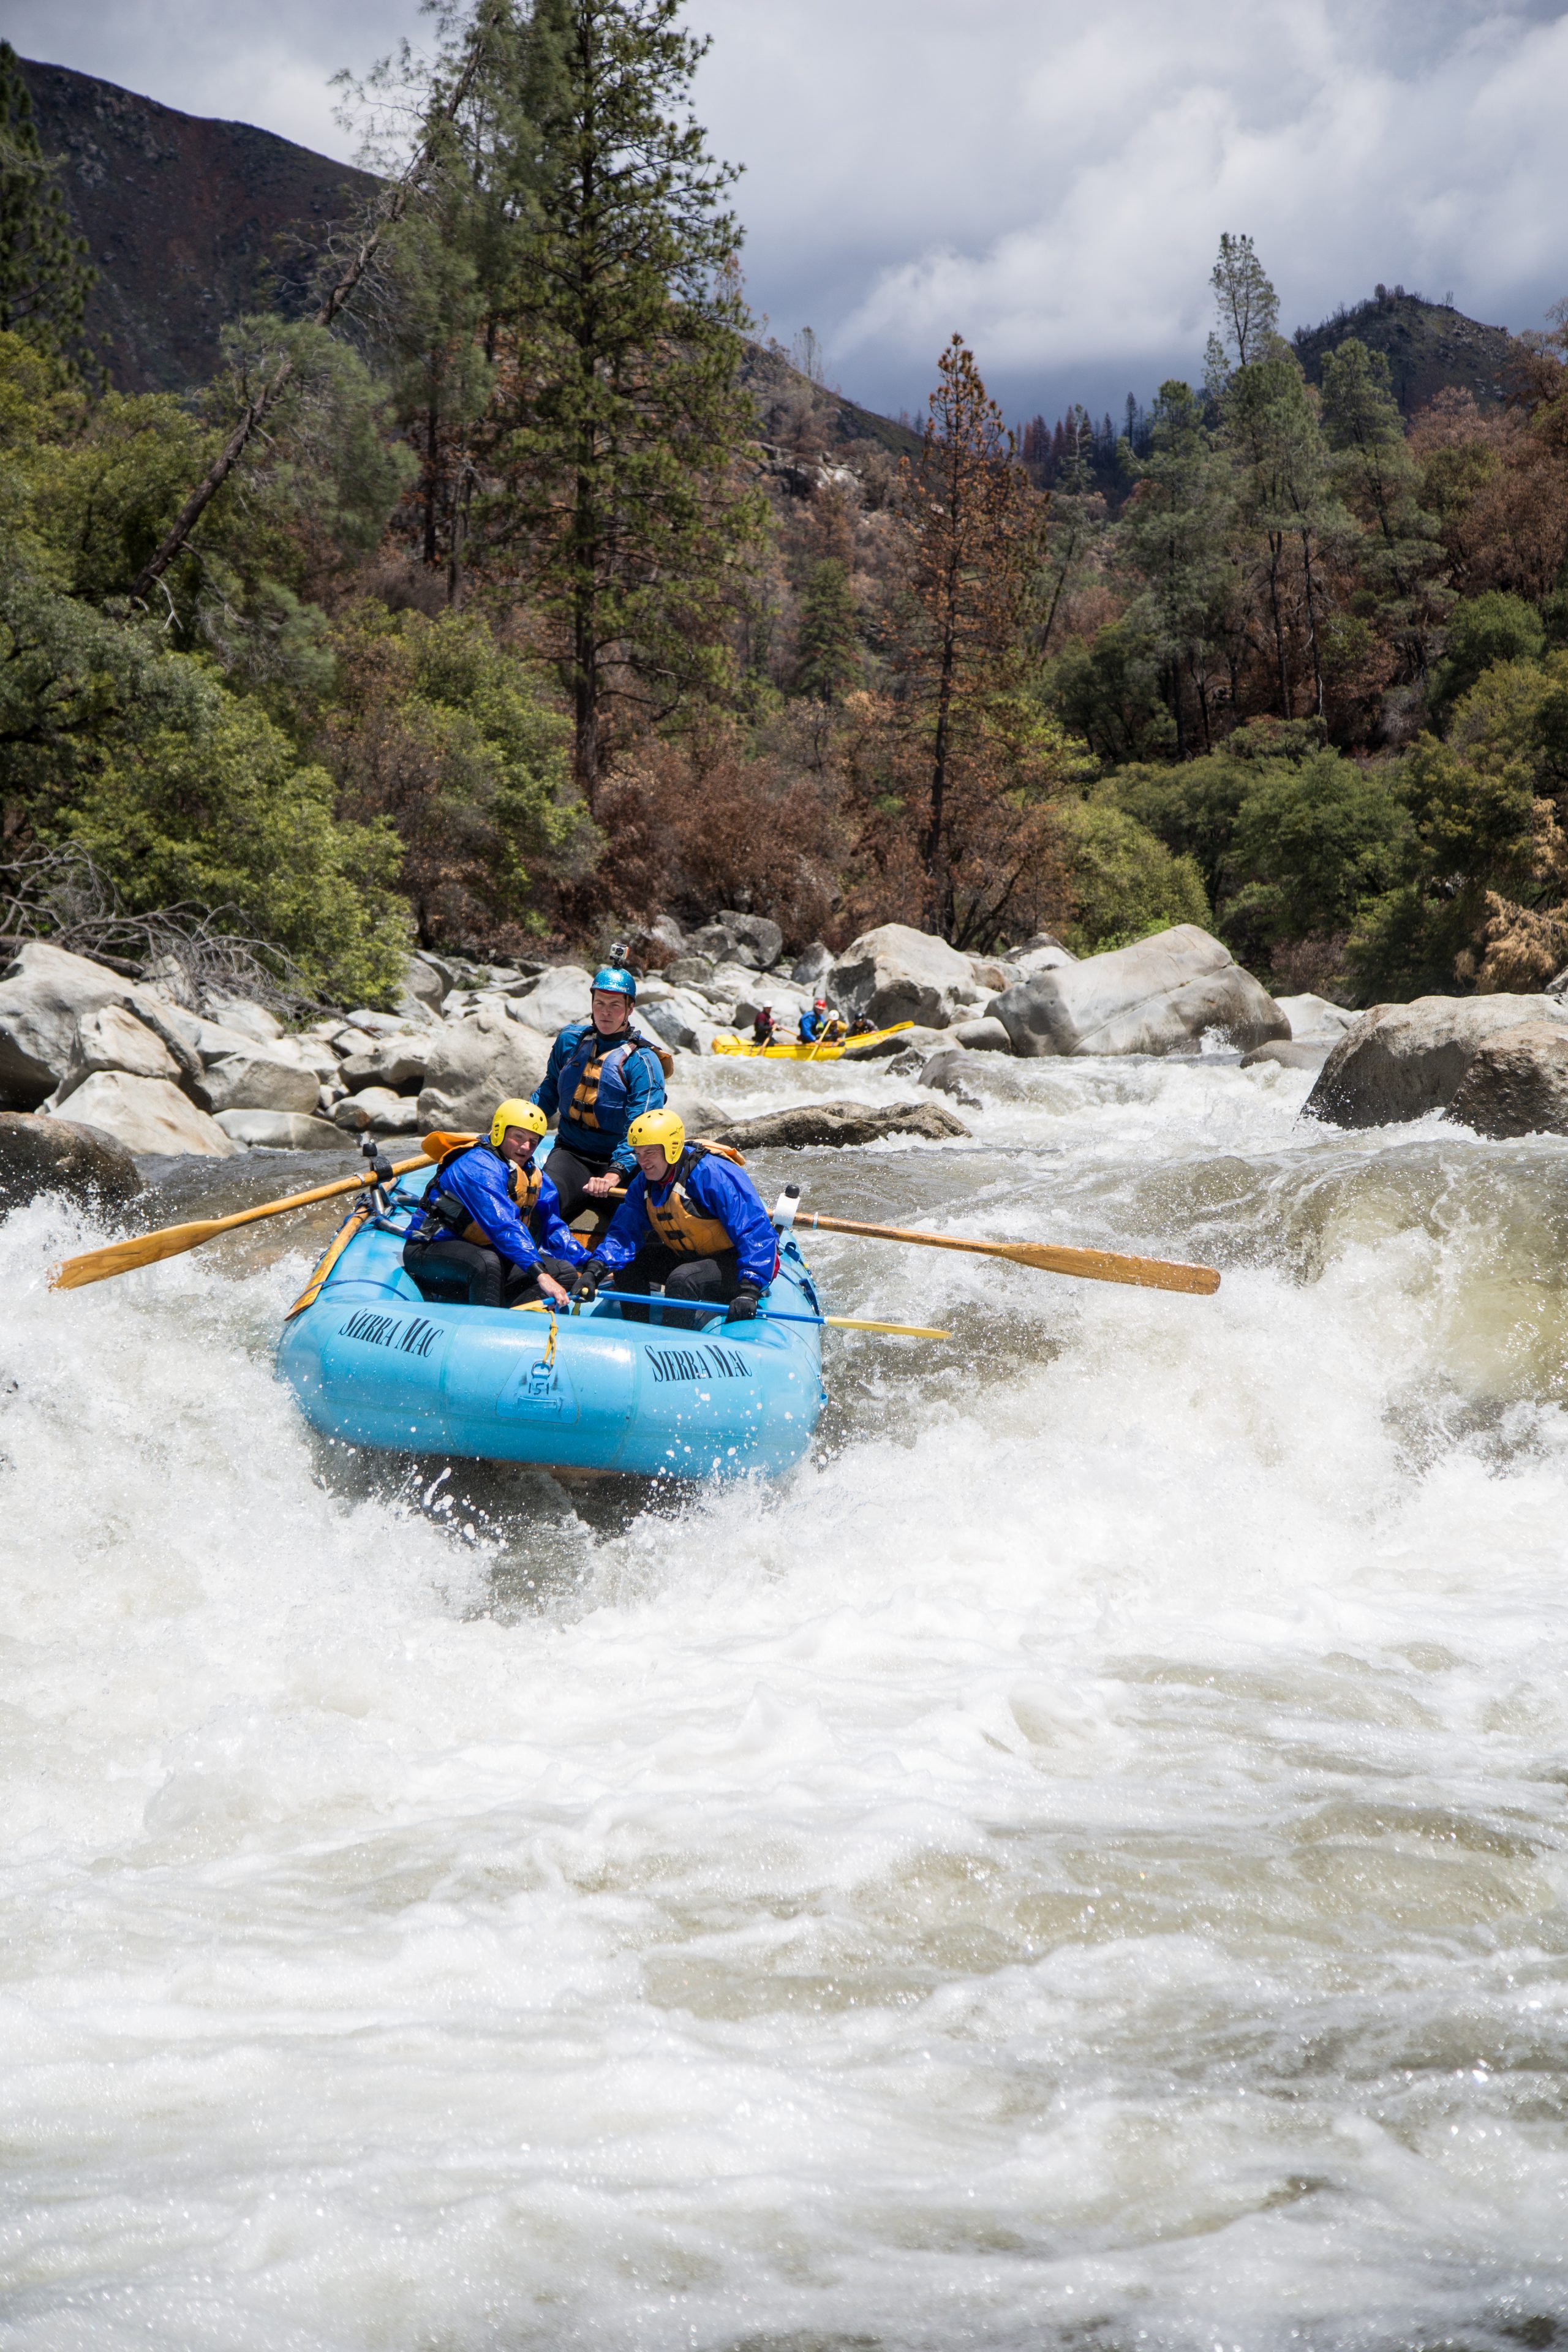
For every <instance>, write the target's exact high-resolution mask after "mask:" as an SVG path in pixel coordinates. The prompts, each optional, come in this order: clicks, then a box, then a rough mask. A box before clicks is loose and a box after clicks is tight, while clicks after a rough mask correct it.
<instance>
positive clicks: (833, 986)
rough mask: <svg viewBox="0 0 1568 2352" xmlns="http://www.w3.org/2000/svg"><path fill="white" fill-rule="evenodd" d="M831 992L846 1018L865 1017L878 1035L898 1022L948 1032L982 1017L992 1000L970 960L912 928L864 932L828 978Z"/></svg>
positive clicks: (893, 926)
mask: <svg viewBox="0 0 1568 2352" xmlns="http://www.w3.org/2000/svg"><path fill="white" fill-rule="evenodd" d="M826 993H827V995H828V996H829V997H831V999H832V1001H833V1003H835V1004H837V1007H838V1009H839V1011H840V1012H842V1013H855V1014H858V1015H860V1016H863V1017H864V1018H865V1019H866V1020H868V1021H869V1022H870V1023H871V1024H872V1026H873V1027H874V1028H877V1029H886V1028H889V1026H890V1025H891V1024H892V1023H893V1022H895V1021H914V1022H918V1023H919V1024H921V1027H922V1028H926V1029H946V1028H949V1027H951V1026H952V1023H953V1022H954V1021H966V1020H968V1018H969V1017H970V1015H971V1014H972V1013H979V1012H981V1011H982V1010H983V1009H984V1003H985V998H986V994H987V992H986V991H985V990H984V988H982V987H980V986H979V985H978V983H977V982H976V981H975V978H974V973H973V970H972V969H971V966H970V961H969V958H968V957H967V956H966V955H960V954H959V952H958V950H957V949H956V948H950V947H949V946H948V944H947V941H946V940H936V939H932V938H931V936H930V934H929V933H927V932H925V931H917V930H914V929H911V927H910V925H909V924H908V923H882V924H880V925H879V927H878V929H876V930H874V931H862V933H861V934H860V937H859V938H858V940H854V941H852V942H851V944H850V945H849V946H848V947H847V949H846V950H845V951H844V953H843V954H842V955H841V956H840V957H839V958H838V960H837V962H836V963H835V964H834V966H833V968H832V970H831V971H830V972H829V973H828V975H827V989H826Z"/></svg>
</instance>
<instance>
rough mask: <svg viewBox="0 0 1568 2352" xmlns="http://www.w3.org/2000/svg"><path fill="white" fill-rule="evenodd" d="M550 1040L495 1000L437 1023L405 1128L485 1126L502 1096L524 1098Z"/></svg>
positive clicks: (540, 1073)
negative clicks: (414, 1108) (467, 1014)
mask: <svg viewBox="0 0 1568 2352" xmlns="http://www.w3.org/2000/svg"><path fill="white" fill-rule="evenodd" d="M521 1009H522V1010H525V1011H528V1010H530V1006H529V1005H524V1006H523V1007H522V1008H521ZM551 1042H552V1041H551V1039H550V1038H549V1037H546V1036H544V1035H543V1034H542V1033H541V1032H540V1031H539V1030H537V1029H533V1028H530V1027H528V1026H527V1025H526V1024H524V1023H523V1022H522V1021H521V1020H515V1019H513V1018H512V1017H511V1015H510V1013H509V1012H508V1011H507V1010H505V1009H503V1007H502V1005H501V1003H500V1001H499V1000H498V1001H497V1002H496V1003H492V1004H487V1005H483V1006H481V1007H480V1009H479V1012H478V1013H475V1014H474V1015H473V1016H472V1017H471V1018H470V1019H468V1020H466V1021H444V1022H442V1023H441V1024H440V1025H439V1027H438V1028H437V1029H434V1030H433V1031H432V1032H431V1036H430V1058H429V1061H428V1062H427V1064H426V1070H425V1084H424V1087H422V1089H421V1091H420V1095H419V1101H418V1106H417V1118H416V1121H415V1122H414V1125H413V1127H412V1128H411V1129H410V1132H414V1131H417V1132H418V1133H419V1134H421V1135H426V1134H428V1133H429V1131H430V1130H431V1129H432V1128H449V1129H454V1130H463V1131H466V1130H468V1129H473V1128H479V1127H481V1126H482V1127H487V1128H488V1127H489V1122H490V1113H491V1112H492V1111H493V1110H494V1108H495V1107H496V1105H497V1103H498V1102H500V1101H502V1100H503V1099H504V1098H505V1097H506V1096H508V1095H521V1096H522V1097H524V1098H526V1097H528V1096H529V1095H531V1093H532V1092H533V1089H534V1087H536V1086H538V1084H539V1082H540V1080H541V1079H542V1077H543V1076H544V1071H545V1065H546V1064H547V1063H548V1061H549V1059H550V1046H551ZM352 1099H353V1097H351V1100H352Z"/></svg>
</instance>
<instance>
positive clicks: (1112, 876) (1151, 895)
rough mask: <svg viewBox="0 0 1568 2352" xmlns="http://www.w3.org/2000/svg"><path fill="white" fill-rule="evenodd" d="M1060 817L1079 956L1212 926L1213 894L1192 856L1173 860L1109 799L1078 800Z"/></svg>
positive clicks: (1070, 937) (1070, 935) (1071, 940)
mask: <svg viewBox="0 0 1568 2352" xmlns="http://www.w3.org/2000/svg"><path fill="white" fill-rule="evenodd" d="M1058 814H1059V818H1060V822H1061V826H1062V831H1063V833H1064V835H1065V836H1066V843H1067V849H1068V861H1069V877H1068V879H1069V887H1070V888H1071V891H1072V895H1073V902H1074V907H1075V910H1076V911H1075V913H1074V916H1073V920H1072V922H1071V924H1070V926H1069V927H1068V932H1067V937H1066V944H1067V945H1068V947H1070V948H1071V949H1073V950H1074V951H1075V953H1077V954H1079V955H1100V954H1103V953H1104V951H1105V950H1107V949H1108V948H1122V947H1128V946H1130V945H1131V942H1132V941H1133V940H1142V939H1146V938H1147V937H1148V935H1149V933H1150V932H1151V931H1163V930H1165V929H1167V928H1168V927H1169V926H1170V925H1171V924H1173V923H1198V924H1201V925H1202V926H1203V927H1204V928H1205V929H1207V928H1208V926H1209V923H1210V921H1211V920H1212V918H1211V916H1210V913H1209V902H1208V896H1207V893H1206V892H1205V889H1204V886H1203V877H1201V875H1200V874H1199V872H1198V869H1197V867H1196V866H1195V865H1194V862H1193V860H1192V859H1191V858H1190V857H1173V856H1172V854H1171V852H1170V851H1169V850H1168V849H1167V848H1166V846H1165V845H1164V843H1163V841H1158V840H1156V839H1155V837H1154V835H1152V833H1151V832H1150V831H1149V830H1148V828H1147V827H1146V826H1144V825H1142V824H1139V823H1138V821H1137V819H1136V818H1135V817H1131V816H1129V815H1128V814H1127V812H1126V811H1125V809H1120V808H1118V807H1116V806H1115V804H1114V803H1112V802H1110V801H1108V800H1093V801H1071V802H1068V803H1066V804H1065V806H1063V807H1062V808H1061V809H1060V810H1059V812H1058Z"/></svg>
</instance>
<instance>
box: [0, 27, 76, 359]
mask: <svg viewBox="0 0 1568 2352" xmlns="http://www.w3.org/2000/svg"><path fill="white" fill-rule="evenodd" d="M97 277H98V273H97V271H96V270H95V269H94V268H92V266H91V264H90V263H89V260H88V257H87V239H86V238H85V237H82V236H73V235H72V234H71V226H70V215H69V213H68V211H67V209H66V200H65V198H64V196H63V195H62V194H61V193H60V190H59V188H58V185H57V184H56V182H55V179H54V177H53V173H52V167H51V165H50V164H49V163H47V160H46V158H45V155H44V152H43V149H42V148H41V147H40V145H39V143H38V131H37V123H36V122H35V121H34V120H33V100H32V94H31V92H30V91H29V90H28V88H27V85H26V81H25V80H24V79H23V78H22V69H21V67H20V65H19V64H18V62H17V58H16V50H15V49H14V48H13V47H11V44H10V42H9V41H0V332H5V333H8V334H15V335H20V336H22V337H23V339H24V340H25V341H27V342H29V343H31V344H33V345H34V347H35V348H36V349H37V350H38V351H42V352H48V353H49V354H50V356H51V357H53V358H56V359H66V360H69V359H70V358H71V357H72V356H73V355H74V354H75V353H76V352H79V349H80V345H81V340H82V320H83V317H84V315H85V313H86V310H87V298H88V296H89V293H90V292H91V290H92V288H93V286H94V284H95V283H96V280H97Z"/></svg>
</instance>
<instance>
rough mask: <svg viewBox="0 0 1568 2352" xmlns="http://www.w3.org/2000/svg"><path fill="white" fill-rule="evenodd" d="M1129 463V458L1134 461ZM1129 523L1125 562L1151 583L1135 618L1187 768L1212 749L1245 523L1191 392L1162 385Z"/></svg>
mask: <svg viewBox="0 0 1568 2352" xmlns="http://www.w3.org/2000/svg"><path fill="white" fill-rule="evenodd" d="M1123 448H1124V453H1125V457H1128V458H1130V457H1131V453H1130V452H1126V450H1125V444H1124V445H1123ZM1138 470H1139V480H1138V483H1137V487H1136V488H1135V489H1134V491H1133V493H1132V496H1131V499H1129V500H1128V502H1127V508H1126V511H1125V513H1124V515H1123V517H1122V522H1121V535H1120V540H1121V545H1120V552H1121V558H1122V561H1123V562H1124V563H1126V564H1128V565H1129V566H1130V567H1131V571H1132V572H1133V573H1134V575H1135V576H1136V577H1137V579H1139V580H1140V581H1141V582H1142V593H1140V594H1138V595H1136V596H1135V597H1134V598H1133V600H1132V602H1131V605H1130V606H1129V608H1128V614H1127V625H1128V626H1129V627H1130V628H1131V629H1133V630H1136V631H1140V632H1141V633H1142V635H1143V637H1144V639H1145V642H1146V643H1147V645H1148V646H1149V647H1150V649H1151V650H1152V653H1153V655H1154V656H1155V659H1156V661H1157V663H1158V665H1159V669H1160V674H1161V677H1162V680H1163V688H1164V698H1165V700H1166V703H1167V706H1168V708H1169V709H1170V712H1171V720H1172V726H1173V733H1174V748H1175V751H1176V756H1177V757H1178V759H1180V758H1182V757H1184V755H1185V754H1186V752H1187V751H1189V749H1190V748H1192V747H1191V743H1190V740H1189V739H1190V738H1191V737H1192V736H1193V735H1194V734H1195V735H1196V736H1197V738H1198V739H1199V740H1202V741H1204V742H1205V743H1206V742H1207V740H1209V735H1210V730H1211V718H1212V712H1213V708H1214V705H1215V698H1216V692H1217V690H1218V689H1219V688H1220V686H1221V683H1222V679H1223V676H1224V664H1223V661H1222V660H1221V658H1220V657H1219V656H1220V654H1221V648H1222V647H1223V646H1224V645H1225V644H1226V640H1227V638H1229V637H1230V636H1232V635H1234V631H1235V622H1234V618H1233V615H1232V614H1231V612H1230V604H1231V599H1232V592H1233V576H1232V571H1231V566H1230V564H1229V562H1228V560H1227V549H1226V540H1227V535H1228V533H1229V531H1230V529H1231V526H1232V523H1233V521H1234V520H1235V513H1236V491H1235V487H1234V484H1233V481H1232V478H1231V470H1230V467H1229V466H1228V465H1227V464H1226V459H1225V457H1224V455H1223V453H1222V452H1221V451H1220V450H1218V449H1216V448H1215V446H1214V443H1213V441H1212V440H1211V438H1210V436H1209V434H1208V431H1207V429H1206V427H1205V423H1204V413H1203V404H1202V402H1201V401H1199V400H1198V399H1197V397H1196V396H1195V394H1194V393H1193V392H1192V391H1190V390H1189V388H1188V386H1187V385H1186V384H1184V383H1179V382H1176V381H1173V382H1171V383H1163V384H1162V385H1161V387H1160V391H1159V395H1158V397H1157V398H1156V400H1155V403H1154V412H1153V428H1152V446H1151V448H1150V450H1149V452H1148V455H1147V456H1146V457H1144V458H1143V459H1142V463H1141V465H1140V467H1139V469H1138Z"/></svg>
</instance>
